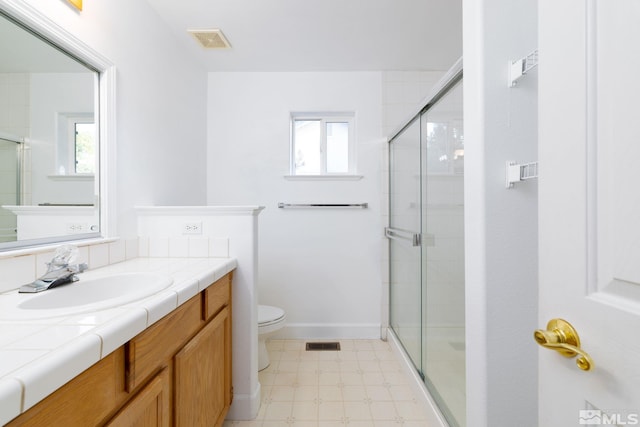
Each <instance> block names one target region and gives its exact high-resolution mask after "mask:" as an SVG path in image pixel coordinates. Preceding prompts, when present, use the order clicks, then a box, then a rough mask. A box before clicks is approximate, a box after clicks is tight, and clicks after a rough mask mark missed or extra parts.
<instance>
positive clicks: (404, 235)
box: [384, 227, 422, 246]
mask: <svg viewBox="0 0 640 427" xmlns="http://www.w3.org/2000/svg"><path fill="white" fill-rule="evenodd" d="M384 235H385V237H387V238H389V239H393V240H403V241H409V242H411V245H412V246H421V245H422V238H421V236H420V233H414V232H412V231H408V230H403V229H401V228H393V227H385V229H384Z"/></svg>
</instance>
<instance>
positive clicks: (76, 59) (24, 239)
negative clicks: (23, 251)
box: [0, 2, 110, 250]
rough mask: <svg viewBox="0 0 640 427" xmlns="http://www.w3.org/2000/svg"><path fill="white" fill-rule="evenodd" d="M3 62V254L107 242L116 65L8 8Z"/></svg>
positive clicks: (30, 13) (25, 12)
mask: <svg viewBox="0 0 640 427" xmlns="http://www.w3.org/2000/svg"><path fill="white" fill-rule="evenodd" d="M0 58H2V60H0V250H8V249H15V248H20V247H25V246H34V245H39V244H43V243H52V242H61V241H67V240H77V239H83V238H94V237H98V236H101V235H102V232H103V231H104V228H105V221H104V218H102V214H104V210H102V209H101V208H100V207H101V205H103V204H104V197H103V195H102V194H101V189H102V188H104V185H101V179H103V177H104V176H103V175H104V174H103V172H104V169H105V160H106V159H103V158H102V157H103V155H104V154H105V153H106V151H105V147H104V146H102V145H104V144H106V141H105V140H104V139H105V135H106V131H105V129H103V125H104V123H103V121H104V118H105V111H101V109H103V108H105V107H106V105H107V104H106V100H105V99H101V94H102V95H104V94H105V93H108V92H107V91H106V90H105V86H104V83H105V82H104V81H103V77H104V74H103V73H104V72H105V70H107V69H108V68H109V65H110V64H107V63H106V61H104V60H103V59H102V58H100V57H99V56H97V55H96V54H95V53H94V52H91V51H90V50H89V49H88V48H86V47H85V46H83V45H82V44H81V43H80V42H79V41H78V40H77V39H74V38H73V37H72V36H70V35H68V34H66V33H65V32H64V31H63V30H62V29H60V28H59V27H57V26H56V25H55V24H54V23H52V22H50V21H48V20H47V19H46V18H45V17H43V16H42V15H39V14H38V12H37V11H34V10H32V9H30V8H29V7H28V6H26V5H24V6H19V7H17V8H16V7H14V6H11V7H8V6H6V5H5V4H3V2H0Z"/></svg>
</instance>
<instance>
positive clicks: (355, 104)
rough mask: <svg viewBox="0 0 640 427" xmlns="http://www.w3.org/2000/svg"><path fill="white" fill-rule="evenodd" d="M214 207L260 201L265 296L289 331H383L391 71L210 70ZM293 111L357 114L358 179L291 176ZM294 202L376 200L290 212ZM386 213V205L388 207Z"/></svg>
mask: <svg viewBox="0 0 640 427" xmlns="http://www.w3.org/2000/svg"><path fill="white" fill-rule="evenodd" d="M208 94H209V107H208V119H207V123H208V126H209V146H208V153H207V165H208V173H209V175H208V179H207V196H208V198H207V201H208V204H213V205H225V204H227V205H228V204H231V205H234V204H240V205H242V204H258V205H264V206H266V207H267V208H266V209H265V211H264V212H263V213H262V214H261V215H260V237H259V260H260V261H259V262H260V267H259V277H260V283H259V284H258V290H259V299H260V302H261V303H263V304H271V305H276V306H280V307H282V308H283V309H284V310H285V311H286V313H287V322H288V326H287V328H286V331H285V335H288V336H306V337H333V338H336V337H344V336H352V337H378V336H379V333H380V331H379V327H380V321H381V314H380V301H381V283H382V279H381V272H380V256H381V255H380V240H381V236H382V224H381V203H380V194H381V172H380V166H381V153H382V149H381V147H382V144H384V140H383V138H381V105H382V95H381V73H377V72H353V73H210V74H209V92H208ZM292 111H354V112H355V114H356V133H357V144H358V149H357V163H358V167H357V169H358V173H359V174H361V175H363V178H362V179H361V180H358V181H289V180H285V178H284V175H286V174H288V173H289V117H290V113H291V112H292ZM278 202H286V203H312V202H316V203H317V202H325V203H356V202H357V203H361V202H367V203H369V209H364V210H286V209H278V208H277V204H278ZM385 209H386V208H385Z"/></svg>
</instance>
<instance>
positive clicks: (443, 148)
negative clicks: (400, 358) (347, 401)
mask: <svg viewBox="0 0 640 427" xmlns="http://www.w3.org/2000/svg"><path fill="white" fill-rule="evenodd" d="M421 122H422V125H421V128H422V158H423V160H422V162H423V172H422V173H423V178H422V180H423V186H422V200H423V209H422V230H423V242H422V243H423V246H422V266H423V289H424V291H423V292H424V300H423V304H424V308H423V354H422V357H423V359H422V367H423V373H424V375H425V384H426V386H427V388H428V389H429V391H430V393H431V395H432V396H433V398H434V400H435V401H436V402H437V404H438V406H439V408H440V410H441V411H442V412H443V414H444V415H445V417H446V418H447V421H448V422H449V425H451V426H452V427H453V426H464V425H466V422H465V412H466V392H465V388H466V387H465V312H464V310H465V280H464V135H463V117H462V83H461V82H460V83H458V84H457V85H456V86H454V87H452V88H451V89H449V90H448V91H447V93H446V94H444V95H443V97H442V98H440V99H439V100H438V101H437V102H436V103H435V104H433V105H432V106H430V108H429V109H428V110H427V111H426V112H424V113H423V114H422V117H421Z"/></svg>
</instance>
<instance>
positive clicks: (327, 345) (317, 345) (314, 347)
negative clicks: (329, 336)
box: [306, 342, 340, 351]
mask: <svg viewBox="0 0 640 427" xmlns="http://www.w3.org/2000/svg"><path fill="white" fill-rule="evenodd" d="M306 350H307V351H340V343H339V342H308V343H307V348H306Z"/></svg>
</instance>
